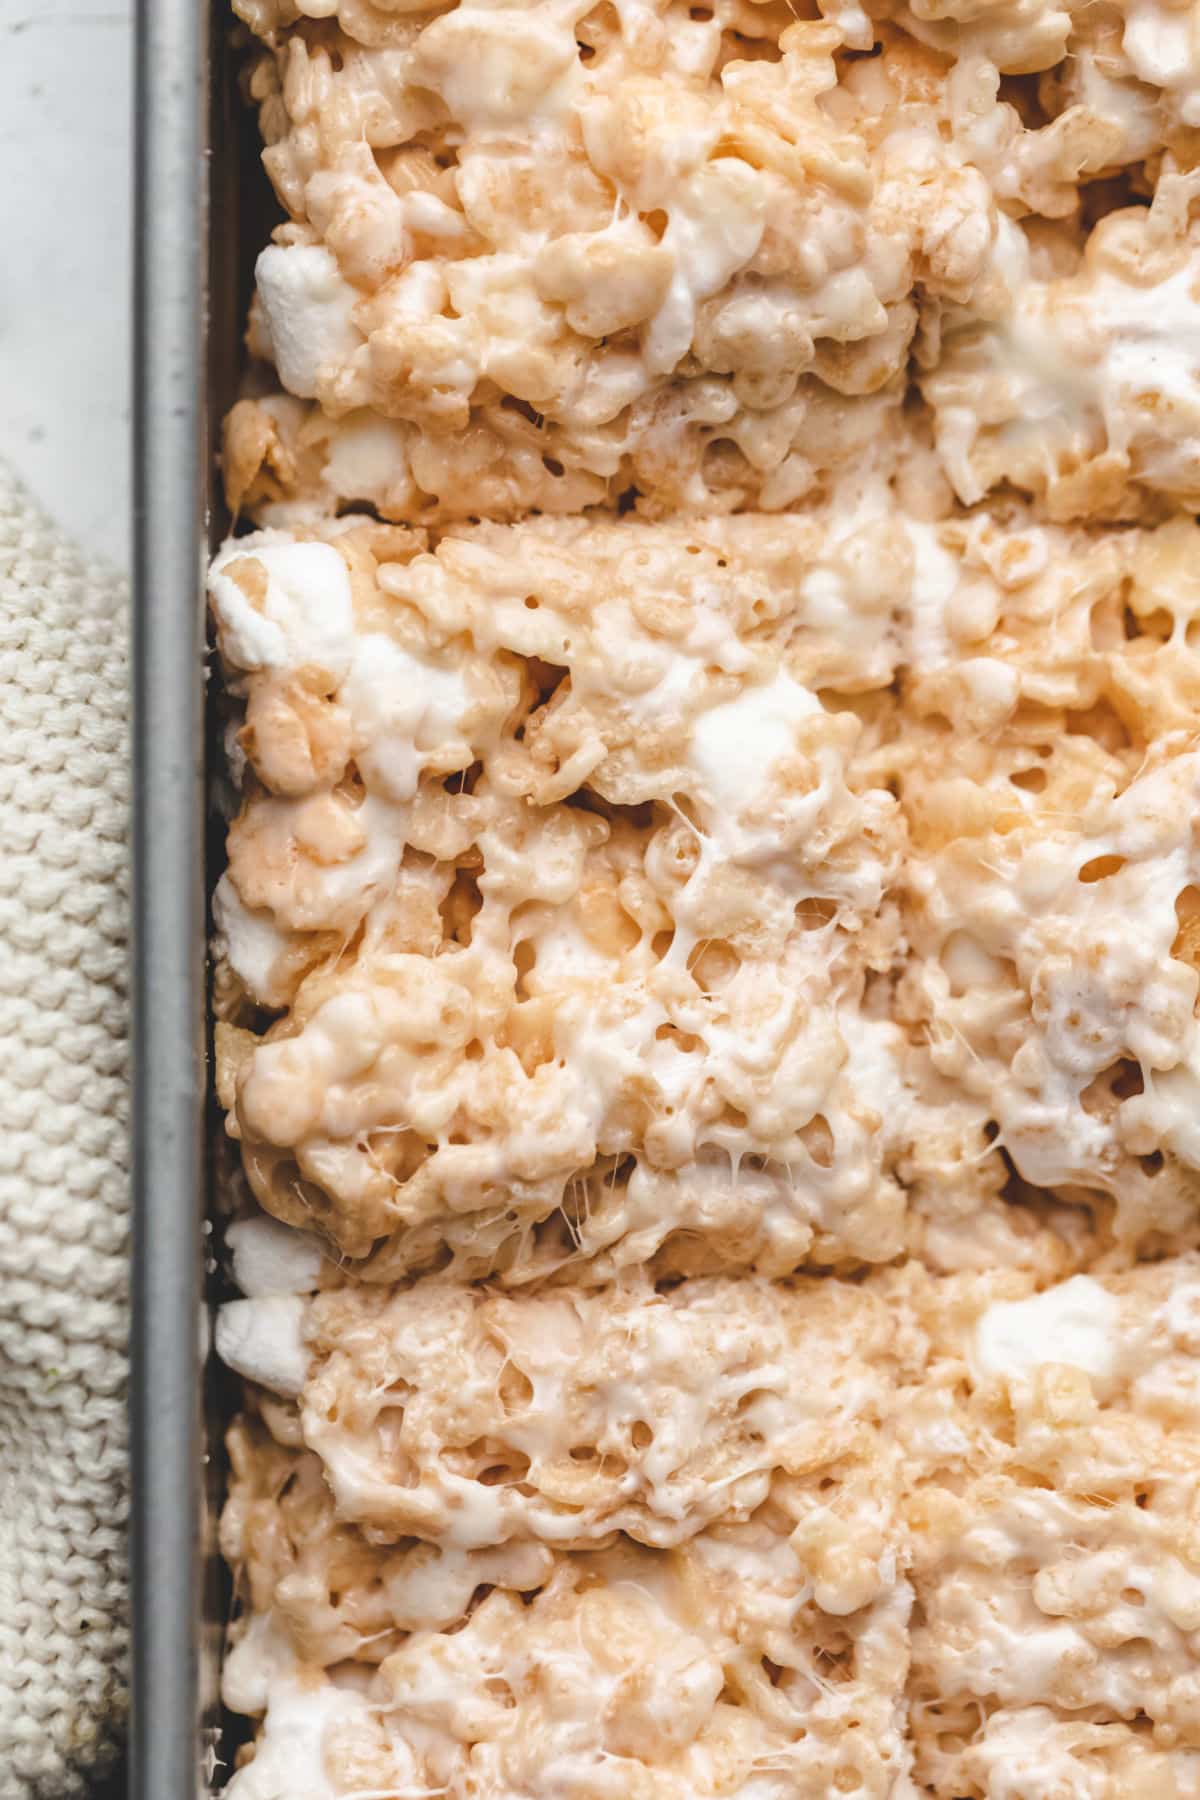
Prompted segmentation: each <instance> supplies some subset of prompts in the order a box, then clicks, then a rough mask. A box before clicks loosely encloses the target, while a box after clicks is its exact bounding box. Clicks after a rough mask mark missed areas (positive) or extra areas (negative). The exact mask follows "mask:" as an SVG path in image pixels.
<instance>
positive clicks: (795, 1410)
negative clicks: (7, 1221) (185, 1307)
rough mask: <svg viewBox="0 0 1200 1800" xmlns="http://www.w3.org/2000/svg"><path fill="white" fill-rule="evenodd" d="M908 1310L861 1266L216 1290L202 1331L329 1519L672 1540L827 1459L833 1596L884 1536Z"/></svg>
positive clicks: (913, 1336)
mask: <svg viewBox="0 0 1200 1800" xmlns="http://www.w3.org/2000/svg"><path fill="white" fill-rule="evenodd" d="M909 1310H910V1309H908V1303H907V1300H906V1296H905V1294H904V1291H903V1286H902V1284H897V1283H892V1284H891V1285H889V1282H888V1280H886V1279H885V1278H882V1277H881V1278H879V1280H878V1281H877V1283H876V1287H875V1288H870V1287H865V1288H860V1287H856V1286H852V1285H848V1284H844V1283H841V1282H838V1281H834V1280H814V1279H809V1280H799V1281H798V1282H796V1283H795V1284H794V1285H788V1286H780V1285H775V1284H771V1283H769V1282H765V1281H762V1280H755V1279H754V1278H751V1277H747V1278H743V1279H740V1280H739V1279H731V1278H729V1277H718V1278H716V1279H701V1280H696V1281H685V1282H683V1283H682V1284H680V1285H678V1286H675V1287H672V1288H670V1289H668V1290H666V1291H664V1292H661V1293H656V1291H655V1289H654V1287H653V1286H652V1285H651V1284H649V1283H648V1282H647V1281H646V1280H645V1278H639V1279H634V1280H632V1281H631V1282H630V1283H628V1284H627V1285H624V1286H622V1287H620V1288H615V1289H606V1288H600V1289H591V1288H589V1289H579V1288H566V1287H564V1288H556V1289H552V1290H551V1291H549V1292H543V1293H541V1294H521V1295H518V1296H511V1295H505V1294H501V1293H496V1292H489V1291H486V1290H480V1289H477V1288H463V1287H447V1286H444V1285H442V1284H440V1283H433V1282H429V1281H422V1282H418V1283H417V1284H416V1285H415V1286H414V1287H406V1288H400V1289H398V1290H389V1291H385V1290H380V1289H378V1288H372V1287H367V1286H364V1285H363V1284H361V1283H357V1284H352V1285H349V1286H346V1287H343V1288H339V1289H337V1290H335V1291H333V1292H327V1293H323V1294H319V1295H317V1296H315V1297H310V1298H305V1297H303V1296H294V1297H293V1296H287V1297H282V1296H260V1297H256V1298H250V1299H246V1300H239V1301H233V1302H231V1303H230V1305H228V1306H227V1307H225V1308H224V1309H223V1311H222V1314H221V1316H220V1321H219V1326H218V1348H219V1349H220V1350H221V1352H222V1354H223V1355H224V1357H225V1360H226V1361H227V1362H229V1363H231V1364H233V1365H234V1366H236V1367H238V1368H240V1369H242V1370H243V1372H244V1373H246V1374H247V1375H250V1376H263V1375H265V1377H266V1379H267V1380H269V1381H270V1382H272V1383H273V1384H274V1387H275V1388H276V1390H277V1391H279V1392H280V1393H289V1394H290V1395H292V1396H293V1397H294V1399H295V1402H296V1407H297V1414H298V1429H299V1436H300V1440H301V1441H302V1442H303V1443H304V1445H305V1446H306V1447H307V1448H308V1449H309V1450H311V1451H314V1452H315V1453H316V1454H317V1455H318V1456H319V1458H320V1460H321V1463H322V1465H323V1468H324V1471H325V1476H326V1480H327V1481H328V1483H329V1487H330V1490H331V1493H332V1495H333V1499H334V1502H335V1504H336V1508H337V1515H338V1518H339V1519H341V1520H345V1521H348V1522H351V1523H354V1524H358V1525H361V1526H363V1527H364V1528H365V1529H366V1530H367V1531H368V1532H369V1534H370V1535H371V1536H372V1538H373V1539H375V1540H377V1541H382V1540H397V1539H401V1538H405V1537H419V1538H422V1539H428V1540H430V1541H433V1542H436V1543H440V1544H443V1545H445V1546H447V1547H450V1548H455V1549H463V1550H477V1549H484V1548H487V1547H489V1546H495V1545H499V1544H504V1543H507V1542H509V1541H512V1540H524V1539H533V1540H535V1541H539V1542H544V1543H547V1544H551V1545H553V1546H555V1547H560V1548H567V1549H586V1548H588V1547H589V1546H594V1545H598V1544H605V1543H608V1542H611V1541H612V1539H613V1537H614V1535H615V1534H616V1533H617V1532H622V1533H624V1534H625V1535H627V1536H629V1537H632V1538H634V1539H636V1540H637V1541H638V1542H640V1543H645V1544H649V1545H652V1546H655V1547H658V1548H671V1547H673V1546H675V1545H678V1544H680V1543H682V1542H684V1541H686V1540H687V1539H688V1538H690V1537H694V1536H695V1534H696V1533H697V1532H698V1531H700V1530H702V1529H704V1528H705V1527H707V1526H709V1525H713V1524H717V1523H721V1522H724V1523H730V1522H736V1521H744V1520H747V1519H749V1518H750V1517H751V1516H752V1515H754V1514H755V1513H756V1512H757V1510H758V1509H759V1508H760V1507H761V1506H762V1505H763V1504H764V1502H765V1501H767V1500H768V1499H769V1498H771V1497H772V1496H774V1499H775V1502H776V1503H777V1504H778V1505H786V1506H787V1507H789V1509H790V1511H791V1512H792V1514H793V1515H794V1517H795V1518H796V1519H799V1518H800V1517H801V1515H802V1514H803V1513H804V1512H805V1510H806V1508H808V1507H809V1506H810V1503H812V1502H813V1495H814V1494H815V1493H816V1492H817V1491H818V1490H820V1491H823V1490H824V1488H825V1487H827V1486H828V1485H829V1484H828V1483H826V1482H825V1481H824V1479H823V1478H824V1476H825V1475H826V1474H827V1473H828V1472H829V1470H830V1469H831V1468H836V1470H837V1473H838V1480H839V1483H840V1491H841V1492H842V1494H843V1496H844V1497H846V1499H847V1506H848V1508H849V1510H851V1511H856V1512H857V1518H856V1519H855V1520H853V1521H850V1522H848V1524H847V1531H848V1534H849V1535H848V1536H847V1537H846V1540H845V1542H844V1543H843V1544H842V1546H841V1550H840V1551H839V1552H838V1554H839V1555H841V1556H842V1558H843V1561H844V1563H845V1565H846V1568H845V1571H844V1573H843V1576H842V1577H839V1576H838V1575H837V1573H836V1571H835V1568H834V1564H835V1562H836V1560H837V1558H836V1557H834V1556H833V1555H832V1552H831V1553H830V1556H829V1559H828V1567H823V1566H822V1567H815V1568H814V1570H813V1577H814V1580H815V1582H816V1586H817V1591H818V1594H819V1595H820V1596H821V1604H822V1605H823V1606H825V1607H827V1608H829V1609H830V1610H835V1611H845V1610H853V1609H854V1604H855V1603H856V1601H855V1596H856V1595H857V1592H858V1589H859V1588H860V1587H861V1588H862V1589H863V1591H864V1592H865V1591H867V1590H869V1589H871V1588H872V1587H873V1585H874V1584H875V1583H876V1582H877V1581H878V1579H879V1566H880V1559H881V1558H884V1559H886V1557H887V1556H888V1555H889V1554H890V1553H891V1552H890V1549H889V1542H888V1530H887V1524H886V1520H887V1512H888V1508H887V1506H886V1503H885V1499H884V1494H883V1487H884V1486H885V1485H886V1483H887V1479H888V1477H887V1476H886V1474H885V1471H884V1463H885V1460H886V1459H885V1458H884V1457H883V1456H882V1454H881V1453H876V1454H874V1455H872V1454H871V1453H872V1449H873V1442H872V1440H873V1436H874V1435H875V1433H876V1432H877V1430H878V1427H879V1425H880V1422H881V1420H883V1419H886V1418H887V1417H888V1416H889V1414H890V1413H891V1410H892V1407H893V1400H894V1393H895V1390H896V1388H897V1387H898V1386H899V1385H900V1383H901V1380H902V1379H903V1377H904V1375H905V1373H906V1372H909V1371H912V1370H914V1369H917V1368H919V1367H920V1365H921V1362H922V1359H923V1352H924V1345H923V1339H922V1338H921V1336H920V1332H919V1331H918V1329H917V1327H916V1325H915V1323H913V1322H912V1321H911V1319H910V1318H909ZM818 1368H819V1369H820V1370H821V1371H822V1375H821V1379H820V1381H819V1382H814V1378H813V1371H814V1370H815V1369H818ZM289 1435H290V1434H289ZM851 1493H853V1494H854V1496H855V1498H854V1502H853V1504H851V1503H850V1500H849V1496H850V1495H851ZM872 1496H874V1500H875V1501H877V1502H878V1509H877V1510H873V1505H874V1502H873V1499H872ZM820 1504H821V1505H822V1506H823V1505H824V1504H825V1502H824V1501H821V1502H820ZM827 1548H828V1546H827ZM858 1552H861V1555H859V1556H858V1564H857V1566H855V1567H854V1568H853V1570H852V1569H851V1565H852V1564H854V1562H855V1556H856V1554H857V1553H858Z"/></svg>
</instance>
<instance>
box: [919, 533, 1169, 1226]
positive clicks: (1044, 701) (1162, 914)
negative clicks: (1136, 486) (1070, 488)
mask: <svg viewBox="0 0 1200 1800" xmlns="http://www.w3.org/2000/svg"><path fill="white" fill-rule="evenodd" d="M942 535H943V538H944V539H946V540H951V541H953V540H954V539H956V538H957V539H959V541H960V542H961V543H962V544H963V546H964V550H963V552H962V554H963V555H964V560H965V561H967V562H969V563H974V564H975V565H976V567H977V568H979V570H980V576H981V579H980V581H979V583H978V585H977V587H976V597H977V601H978V605H979V607H980V609H981V614H980V616H982V615H983V614H986V615H987V619H988V623H989V625H990V635H988V636H987V638H986V639H984V638H982V637H981V639H980V641H979V646H978V648H979V654H978V655H976V656H969V655H965V654H963V652H962V649H961V648H959V649H958V650H957V651H956V653H954V654H952V655H951V654H947V652H946V648H945V645H944V644H942V645H940V646H939V645H938V643H937V642H936V641H935V640H934V639H933V638H932V637H931V639H930V644H929V647H928V650H927V652H926V660H927V666H926V667H925V668H924V669H918V670H915V671H914V672H913V673H912V675H911V676H910V677H909V681H908V686H907V692H906V705H907V709H908V710H907V723H906V731H907V736H906V738H905V748H904V751H903V760H904V763H905V767H904V769H903V770H902V772H901V774H900V779H899V788H900V793H901V800H902V806H903V810H904V814H905V818H906V822H907V826H908V834H909V849H908V853H907V857H906V864H905V877H904V880H905V888H906V894H907V903H906V933H907V938H908V943H909V946H910V952H911V956H910V961H909V963H908V967H907V972H906V974H905V976H904V978H903V982H902V989H901V996H900V1005H899V1011H900V1013H901V1014H902V1015H903V1016H905V1017H907V1018H908V1020H909V1022H910V1025H911V1027H912V1028H913V1029H914V1030H916V1031H918V1032H920V1033H921V1034H922V1035H923V1036H924V1038H925V1039H926V1041H927V1042H928V1045H929V1050H930V1055H931V1056H932V1059H933V1061H934V1063H935V1064H936V1066H937V1067H938V1069H939V1070H940V1071H941V1073H942V1074H943V1075H944V1076H945V1077H946V1078H947V1080H948V1081H949V1082H950V1083H951V1084H952V1085H953V1087H954V1089H955V1090H956V1091H958V1092H966V1093H972V1094H975V1095H977V1096H978V1097H979V1098H980V1099H981V1100H982V1101H983V1102H984V1103H985V1104H986V1106H987V1107H988V1109H989V1115H990V1118H991V1119H992V1121H993V1126H992V1131H993V1134H994V1137H995V1142H996V1145H997V1148H1002V1149H1003V1151H1004V1152H1005V1153H1006V1154H1007V1156H1008V1157H1009V1158H1011V1161H1012V1164H1013V1165H1014V1166H1015V1168H1016V1170H1017V1172H1018V1173H1019V1175H1020V1176H1021V1177H1022V1178H1024V1180H1025V1181H1027V1182H1029V1183H1032V1184H1034V1185H1035V1186H1036V1187H1038V1188H1042V1189H1053V1190H1055V1191H1056V1192H1057V1193H1058V1194H1059V1196H1060V1197H1061V1198H1064V1199H1071V1200H1072V1201H1074V1202H1075V1203H1077V1204H1079V1205H1082V1206H1083V1207H1085V1208H1086V1209H1087V1210H1088V1212H1089V1213H1090V1215H1091V1217H1092V1218H1093V1221H1095V1222H1096V1223H1097V1224H1099V1225H1100V1226H1101V1234H1102V1238H1103V1239H1106V1240H1107V1242H1108V1244H1109V1246H1110V1247H1111V1248H1114V1249H1117V1250H1119V1251H1120V1252H1121V1254H1122V1255H1126V1256H1127V1255H1129V1254H1130V1253H1132V1252H1133V1251H1135V1250H1136V1249H1138V1248H1140V1249H1142V1250H1149V1251H1161V1249H1162V1248H1163V1247H1165V1246H1174V1247H1176V1248H1180V1247H1184V1246H1186V1245H1189V1244H1194V1242H1195V1230H1196V1221H1197V1208H1198V1205H1200V1174H1198V1171H1200V1145H1198V1144H1197V1142H1196V1140H1195V1136H1194V1132H1193V1130H1192V1126H1191V1123H1190V1121H1191V1118H1192V1116H1193V1113H1194V1111H1195V1103H1194V1098H1193V1093H1192V1090H1193V1086H1194V1082H1195V1079H1196V1077H1195V1073H1194V1065H1195V1062H1196V1055H1197V1050H1196V1018H1195V1013H1196V1000H1197V995H1198V993H1200V972H1198V971H1200V961H1198V956H1197V949H1196V927H1195V917H1194V915H1195V914H1196V911H1197V900H1196V895H1197V892H1198V891H1200V863H1197V852H1196V846H1195V843H1194V841H1193V840H1194V832H1193V826H1192V819H1193V815H1194V812H1195V806H1196V795H1197V781H1198V779H1200V763H1198V761H1197V755H1196V749H1195V717H1196V705H1197V697H1198V696H1200V659H1198V655H1197V648H1196V645H1195V643H1194V641H1193V640H1194V638H1195V632H1194V631H1193V629H1192V626H1191V624H1190V621H1191V619H1192V614H1193V612H1194V610H1195V608H1196V605H1197V603H1198V601H1200V589H1197V586H1196V582H1195V575H1194V571H1195V567H1196V554H1197V546H1198V542H1200V538H1198V534H1197V530H1196V527H1195V526H1194V524H1193V523H1191V522H1190V521H1188V522H1184V521H1175V522H1172V523H1171V524H1169V525H1166V526H1162V527H1159V528H1157V529H1156V530H1153V531H1144V532H1140V531H1137V532H1128V533H1123V534H1120V535H1118V536H1097V537H1090V536H1088V535H1086V534H1084V533H1079V532H1076V533H1056V532H1048V531H1046V530H1044V529H1039V528H1029V527H1028V526H1026V527H1025V528H1024V529H1019V530H1013V531H1010V532H1008V533H1007V534H1001V533H1000V532H998V531H997V530H996V527H995V524H994V522H993V521H991V520H989V519H987V518H986V517H982V516H981V517H979V518H976V519H974V520H972V521H971V522H970V523H968V524H965V525H958V524H954V523H950V524H948V525H946V526H944V527H943V528H942ZM989 562H990V563H991V566H992V569H993V570H995V571H997V572H998V573H999V574H1000V576H1001V577H1002V583H1001V585H1002V587H1003V590H1004V591H1003V592H1002V593H1001V592H998V591H997V587H996V586H995V585H993V576H992V575H991V573H990V572H989V570H988V568H987V564H988V563H989Z"/></svg>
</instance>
